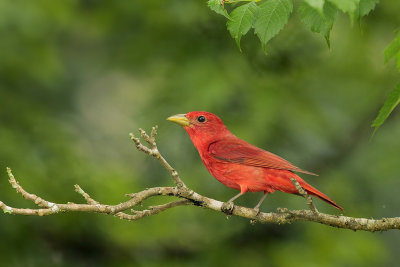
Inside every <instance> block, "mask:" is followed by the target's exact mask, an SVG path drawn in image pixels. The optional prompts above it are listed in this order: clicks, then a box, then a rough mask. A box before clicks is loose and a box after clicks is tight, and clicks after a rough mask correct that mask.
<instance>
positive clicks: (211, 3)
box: [207, 0, 231, 19]
mask: <svg viewBox="0 0 400 267" xmlns="http://www.w3.org/2000/svg"><path fill="white" fill-rule="evenodd" d="M207 5H208V7H209V8H210V9H211V10H212V11H214V12H216V13H217V14H220V15H222V16H224V17H226V18H227V19H231V17H230V16H229V14H228V12H227V11H226V9H225V8H224V7H223V5H222V0H208V2H207Z"/></svg>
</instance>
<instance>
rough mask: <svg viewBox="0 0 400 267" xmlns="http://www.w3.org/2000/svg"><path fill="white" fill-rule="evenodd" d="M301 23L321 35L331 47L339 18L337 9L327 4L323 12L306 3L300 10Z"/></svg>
mask: <svg viewBox="0 0 400 267" xmlns="http://www.w3.org/2000/svg"><path fill="white" fill-rule="evenodd" d="M299 12H300V17H301V21H302V22H303V23H304V24H305V25H306V26H307V27H308V28H309V29H310V30H311V31H313V32H316V33H321V34H322V35H323V36H324V37H325V40H326V43H327V44H328V47H330V38H329V36H330V33H331V30H332V27H333V23H334V22H335V19H336V16H337V9H336V8H335V7H334V6H333V5H332V4H330V3H325V5H324V6H323V9H322V12H320V10H319V6H317V7H315V5H313V6H312V5H309V4H306V2H304V3H303V4H302V5H301V6H300V8H299Z"/></svg>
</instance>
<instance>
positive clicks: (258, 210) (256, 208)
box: [254, 191, 268, 214]
mask: <svg viewBox="0 0 400 267" xmlns="http://www.w3.org/2000/svg"><path fill="white" fill-rule="evenodd" d="M267 194H268V193H267V192H265V191H264V195H263V196H262V197H261V199H260V201H258V203H257V205H256V206H255V207H254V210H255V211H257V214H258V213H259V212H260V206H261V204H262V203H263V202H264V200H265V198H266V197H267Z"/></svg>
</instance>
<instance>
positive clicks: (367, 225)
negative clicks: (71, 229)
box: [0, 126, 400, 232]
mask: <svg viewBox="0 0 400 267" xmlns="http://www.w3.org/2000/svg"><path fill="white" fill-rule="evenodd" d="M139 133H140V137H141V138H139V137H136V136H135V135H133V134H132V133H131V134H130V138H131V139H132V141H133V142H134V144H135V146H136V148H137V150H139V151H142V152H144V153H145V154H148V155H150V156H152V157H154V158H155V159H157V160H158V161H159V163H160V164H161V166H162V167H164V169H165V170H166V171H167V172H168V173H169V174H170V175H171V178H172V180H173V182H174V184H175V186H174V187H152V188H147V189H145V190H143V191H140V192H136V193H132V194H127V195H126V196H128V197H129V200H127V201H124V202H121V203H119V204H116V205H107V204H102V203H100V202H98V201H96V200H95V199H94V198H92V197H91V196H90V195H89V194H88V193H86V192H85V191H84V190H83V189H82V188H81V187H80V186H79V185H75V191H76V192H77V193H78V194H80V195H81V196H82V197H83V199H84V200H85V202H86V203H85V204H76V203H71V202H68V203H66V204H61V203H53V202H50V201H47V200H44V199H43V198H41V197H39V196H37V195H35V194H31V193H28V192H27V191H26V190H25V189H24V188H23V187H22V186H21V185H20V184H19V183H18V181H17V180H16V178H15V177H14V175H13V173H12V171H11V169H10V168H7V174H8V177H9V183H10V184H11V186H12V187H13V188H14V189H15V190H16V191H17V193H20V194H21V195H22V196H23V197H24V198H25V199H27V200H29V201H32V202H33V203H35V204H36V205H37V206H38V207H37V208H34V209H29V208H14V207H11V206H8V205H6V204H4V203H3V202H1V201H0V209H1V210H2V211H3V212H4V213H5V214H12V215H36V216H45V215H54V214H57V213H61V212H95V213H102V214H108V215H112V216H115V217H117V218H120V219H122V220H139V219H142V218H144V217H148V216H153V215H156V214H158V213H160V212H163V211H165V210H169V209H171V208H174V207H178V206H187V205H193V206H201V207H204V208H207V209H210V210H214V211H217V212H221V211H222V207H223V204H224V203H223V202H221V201H218V200H215V199H211V198H208V197H206V196H202V195H200V194H198V193H197V192H195V191H193V190H192V189H190V188H188V187H187V186H186V185H185V184H184V182H183V181H182V180H181V178H180V176H179V174H178V172H177V171H176V170H175V169H174V168H172V166H171V165H170V164H169V163H168V162H167V161H166V160H165V158H164V157H163V156H162V155H161V153H160V152H159V150H158V148H157V144H156V135H157V126H155V127H153V128H152V130H151V133H150V135H148V134H147V133H146V132H145V131H144V130H143V129H139ZM141 139H143V140H144V141H145V142H146V143H147V145H148V146H146V145H144V144H142V142H141ZM291 181H292V183H293V184H294V185H295V186H296V188H297V190H298V192H299V194H300V195H302V196H303V197H304V198H305V199H306V203H307V205H308V206H309V207H310V210H288V209H286V208H284V209H282V208H279V209H278V212H275V213H274V212H270V213H264V212H258V213H257V212H256V211H255V210H254V209H252V208H246V207H241V206H236V205H235V208H234V209H233V210H232V214H231V215H232V216H239V217H243V218H246V219H249V220H250V223H256V222H259V223H275V224H289V223H293V222H295V221H309V222H317V223H320V224H325V225H328V226H332V227H337V228H343V229H351V230H354V231H356V230H363V231H370V232H374V231H387V230H390V229H398V230H399V229H400V217H393V218H382V219H365V218H353V217H347V216H342V215H340V216H337V215H330V214H325V213H320V212H318V210H317V209H316V207H315V206H314V204H313V201H312V198H311V196H310V195H308V194H307V192H306V191H305V190H304V189H303V188H302V187H301V185H300V184H299V183H298V182H297V181H296V180H295V179H291ZM156 196H160V197H162V196H175V197H177V198H178V200H175V201H171V202H167V203H165V204H161V205H156V206H149V207H147V208H146V209H144V210H136V209H134V208H135V207H137V206H138V205H141V203H142V202H143V201H144V200H146V199H148V198H151V197H156Z"/></svg>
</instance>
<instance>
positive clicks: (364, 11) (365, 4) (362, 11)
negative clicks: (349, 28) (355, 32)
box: [355, 0, 379, 19]
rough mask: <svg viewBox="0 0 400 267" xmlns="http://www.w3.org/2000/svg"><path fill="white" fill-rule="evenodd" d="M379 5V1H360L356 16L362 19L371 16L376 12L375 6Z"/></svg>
mask: <svg viewBox="0 0 400 267" xmlns="http://www.w3.org/2000/svg"><path fill="white" fill-rule="evenodd" d="M378 3H379V0H360V4H359V5H358V8H357V10H356V13H355V16H356V18H357V19H360V18H362V17H364V16H366V15H368V14H369V12H371V11H372V10H374V8H375V6H376V5H377V4H378Z"/></svg>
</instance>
